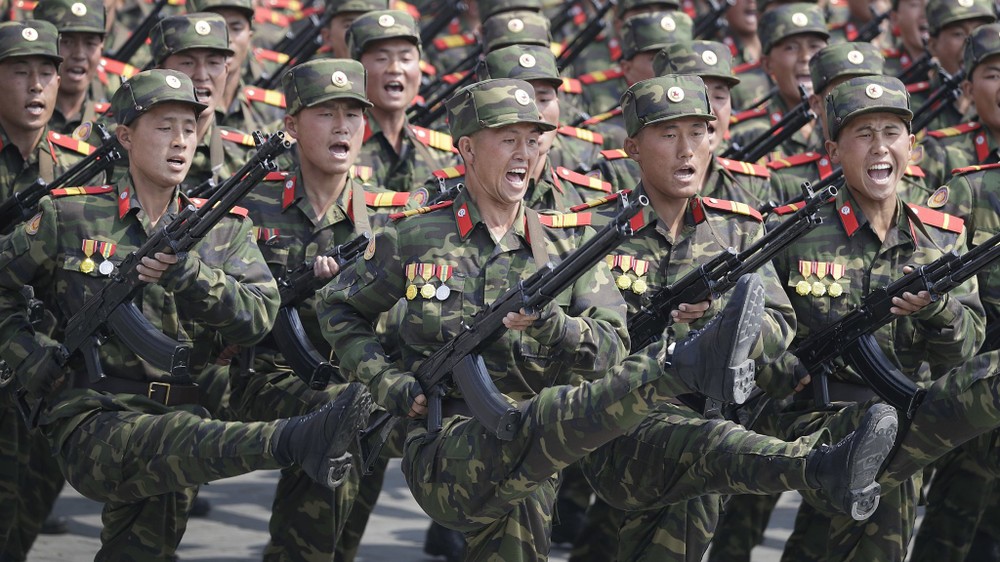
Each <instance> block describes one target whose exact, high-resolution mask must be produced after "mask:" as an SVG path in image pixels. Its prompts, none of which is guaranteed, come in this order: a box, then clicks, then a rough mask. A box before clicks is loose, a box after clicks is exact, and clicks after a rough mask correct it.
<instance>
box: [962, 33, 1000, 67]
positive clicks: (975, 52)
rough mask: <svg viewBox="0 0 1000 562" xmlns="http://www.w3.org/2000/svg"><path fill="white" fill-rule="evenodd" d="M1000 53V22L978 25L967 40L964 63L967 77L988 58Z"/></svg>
mask: <svg viewBox="0 0 1000 562" xmlns="http://www.w3.org/2000/svg"><path fill="white" fill-rule="evenodd" d="M998 54H1000V24H998V23H991V24H987V25H982V26H979V27H977V28H976V29H975V30H974V31H973V32H972V33H970V34H969V38H968V39H966V40H965V55H964V56H963V57H962V64H963V65H964V67H965V77H966V78H972V71H973V70H974V69H975V68H976V66H978V65H979V63H981V62H983V61H984V60H986V59H987V58H989V57H991V56H993V55H998Z"/></svg>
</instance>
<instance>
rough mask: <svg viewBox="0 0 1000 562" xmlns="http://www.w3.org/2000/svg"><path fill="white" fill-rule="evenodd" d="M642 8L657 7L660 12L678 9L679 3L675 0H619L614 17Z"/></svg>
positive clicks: (679, 7)
mask: <svg viewBox="0 0 1000 562" xmlns="http://www.w3.org/2000/svg"><path fill="white" fill-rule="evenodd" d="M642 8H651V9H659V11H661V12H666V11H671V10H680V9H681V3H680V2H679V1H675V0H620V1H619V2H618V5H617V6H615V17H617V18H621V17H622V16H624V15H625V14H627V13H628V12H630V11H632V10H638V9H642Z"/></svg>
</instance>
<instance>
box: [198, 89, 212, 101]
mask: <svg viewBox="0 0 1000 562" xmlns="http://www.w3.org/2000/svg"><path fill="white" fill-rule="evenodd" d="M194 95H195V96H197V97H198V100H199V101H205V100H207V99H208V98H210V97H212V90H211V89H209V88H195V89H194Z"/></svg>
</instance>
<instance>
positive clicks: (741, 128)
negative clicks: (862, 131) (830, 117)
mask: <svg viewBox="0 0 1000 562" xmlns="http://www.w3.org/2000/svg"><path fill="white" fill-rule="evenodd" d="M760 37H761V38H760V40H761V46H762V48H763V50H764V56H763V58H762V59H761V60H762V61H763V66H764V70H765V71H766V72H767V74H768V76H770V77H771V81H772V82H773V83H774V85H775V87H776V89H777V91H776V93H775V95H773V96H771V98H770V99H769V100H768V102H767V103H766V104H765V105H763V106H761V107H759V108H756V109H751V110H747V111H744V112H742V113H738V114H736V116H735V117H734V118H733V124H732V125H733V127H732V130H731V132H732V142H733V143H734V144H738V145H741V146H746V145H747V143H750V142H752V141H753V140H754V139H755V138H757V137H758V136H760V135H761V134H762V133H764V132H765V131H767V130H768V129H770V128H771V126H772V125H774V124H776V123H777V122H779V121H781V118H782V116H783V115H784V114H785V112H787V111H789V110H791V109H792V108H793V107H795V106H797V105H798V104H799V103H801V102H802V101H803V100H802V97H801V95H800V93H799V86H800V85H801V86H803V87H804V88H805V89H806V94H811V93H812V92H813V84H812V81H811V79H810V77H809V59H810V58H812V56H813V55H814V54H815V53H816V52H817V51H819V50H820V49H822V48H823V47H825V46H826V43H827V40H828V39H829V37H830V34H829V32H827V29H826V20H824V19H823V13H822V12H821V11H820V9H819V8H818V7H817V6H816V5H815V4H805V3H794V4H785V5H782V6H778V7H776V8H774V9H772V10H769V11H768V12H766V13H765V14H764V15H763V16H762V17H761V22H760ZM822 145H823V139H822V136H821V135H820V133H819V131H816V130H815V127H814V126H813V124H812V123H807V124H806V125H805V126H804V127H802V128H801V129H799V130H798V132H796V133H795V134H794V135H792V136H791V137H790V138H789V139H787V140H786V141H785V142H783V143H781V144H780V145H778V146H777V147H775V149H774V151H773V152H774V153H775V154H776V155H779V156H780V155H787V154H798V153H800V152H806V151H808V150H819V149H820V148H821V147H822Z"/></svg>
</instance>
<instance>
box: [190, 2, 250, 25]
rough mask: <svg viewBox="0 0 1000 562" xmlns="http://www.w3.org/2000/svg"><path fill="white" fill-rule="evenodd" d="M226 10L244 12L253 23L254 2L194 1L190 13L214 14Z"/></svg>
mask: <svg viewBox="0 0 1000 562" xmlns="http://www.w3.org/2000/svg"><path fill="white" fill-rule="evenodd" d="M225 8H229V9H232V10H238V11H240V12H243V14H244V15H246V17H247V19H248V20H250V22H251V23H253V15H254V7H253V1H252V0H193V1H192V3H191V9H190V10H189V11H191V12H213V11H215V10H219V9H225Z"/></svg>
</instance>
